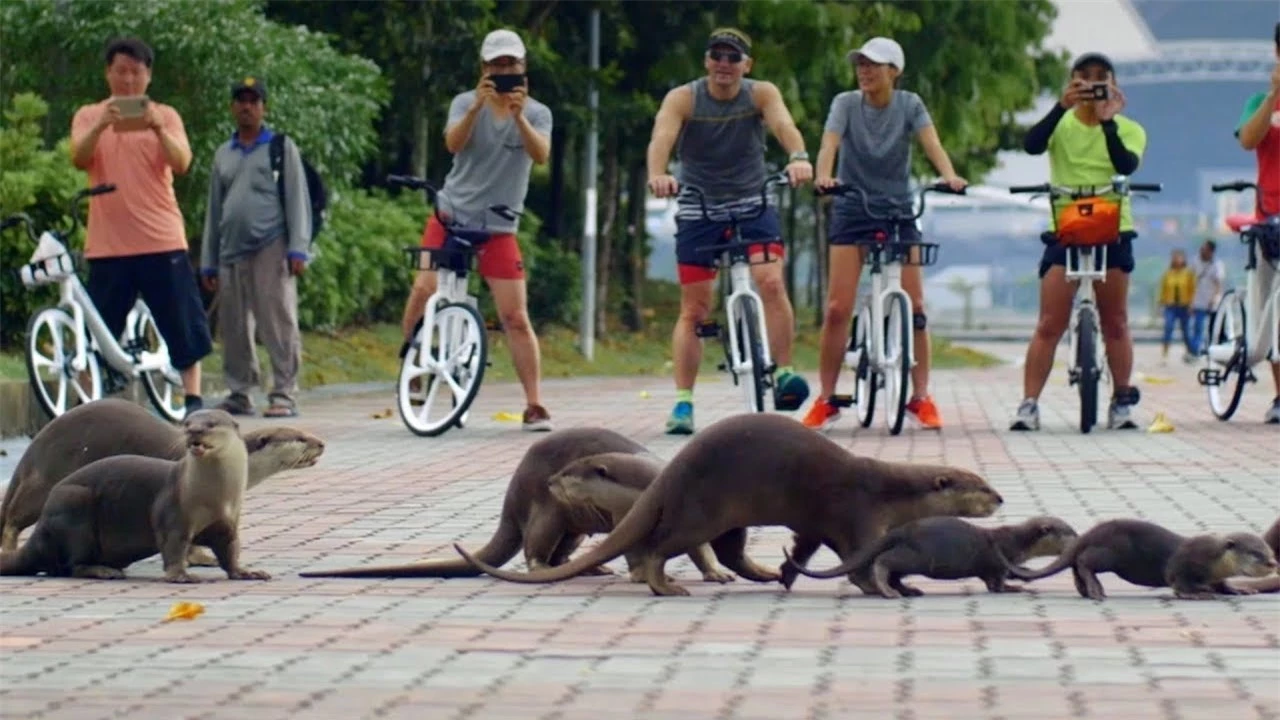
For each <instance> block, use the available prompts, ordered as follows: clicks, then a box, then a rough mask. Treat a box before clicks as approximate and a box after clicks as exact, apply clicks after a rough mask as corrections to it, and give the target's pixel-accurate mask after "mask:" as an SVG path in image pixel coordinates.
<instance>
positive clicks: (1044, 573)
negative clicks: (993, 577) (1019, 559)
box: [1001, 547, 1076, 580]
mask: <svg viewBox="0 0 1280 720" xmlns="http://www.w3.org/2000/svg"><path fill="white" fill-rule="evenodd" d="M1003 557H1004V555H1003V553H1002V554H1001V558H1003ZM1075 561H1076V553H1075V547H1069V548H1067V551H1066V552H1064V553H1062V554H1061V555H1059V556H1058V557H1057V558H1056V559H1054V561H1053V562H1051V563H1049V564H1048V565H1045V566H1044V567H1042V568H1040V569H1039V570H1032V569H1030V568H1024V567H1022V566H1021V565H1014V564H1013V563H1011V562H1009V561H1008V560H1005V566H1006V567H1008V568H1009V574H1010V575H1012V576H1013V577H1016V578H1018V579H1019V580H1039V579H1041V578H1047V577H1049V576H1050V575H1057V574H1058V573H1060V572H1062V571H1063V570H1066V569H1067V568H1069V567H1071V564H1072V563H1074V562H1075Z"/></svg>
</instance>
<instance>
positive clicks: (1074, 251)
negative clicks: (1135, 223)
mask: <svg viewBox="0 0 1280 720" xmlns="http://www.w3.org/2000/svg"><path fill="white" fill-rule="evenodd" d="M1161 188H1162V186H1161V185H1160V183H1131V182H1129V178H1128V177H1126V176H1124V175H1114V176H1112V178H1111V185H1110V187H1109V188H1107V189H1106V190H1103V191H1101V192H1099V191H1098V190H1097V189H1096V188H1089V189H1087V190H1083V189H1082V190H1076V189H1072V188H1068V187H1062V186H1057V185H1051V184H1049V183H1044V184H1041V185H1025V186H1015V187H1011V188H1009V192H1010V193H1036V194H1039V195H1048V197H1049V202H1050V207H1052V204H1053V201H1054V200H1057V199H1059V198H1063V197H1066V198H1070V199H1071V200H1072V201H1073V202H1074V205H1073V206H1072V207H1075V208H1077V209H1076V210H1075V211H1074V212H1075V213H1077V217H1079V218H1088V217H1097V218H1099V219H1100V220H1102V222H1100V223H1088V222H1087V221H1086V223H1085V224H1083V225H1082V227H1081V229H1079V230H1077V229H1074V227H1073V228H1072V229H1060V228H1059V227H1058V218H1057V213H1056V212H1054V211H1052V210H1051V211H1050V213H1049V216H1050V218H1051V219H1052V223H1053V225H1052V227H1053V229H1052V230H1050V231H1048V232H1046V233H1043V234H1042V235H1041V236H1040V240H1041V241H1042V242H1044V244H1046V245H1062V246H1064V247H1065V249H1066V254H1067V257H1066V264H1065V267H1064V270H1065V274H1066V279H1067V282H1069V283H1074V284H1075V286H1076V295H1075V302H1074V303H1073V307H1072V309H1071V322H1070V325H1069V326H1068V331H1067V336H1068V338H1069V340H1068V342H1069V343H1070V347H1069V350H1068V354H1067V358H1068V361H1067V362H1068V367H1067V381H1068V383H1069V384H1070V385H1076V386H1077V387H1078V388H1079V391H1080V432H1081V433H1088V432H1089V431H1090V430H1092V429H1093V426H1094V425H1096V424H1097V422H1098V383H1099V381H1100V380H1101V379H1102V375H1103V372H1109V371H1107V370H1105V369H1106V367H1107V364H1106V350H1105V348H1104V347H1103V344H1102V333H1101V330H1100V328H1099V325H1098V303H1097V299H1096V298H1095V297H1094V292H1093V284H1094V283H1095V282H1106V279H1107V249H1108V247H1110V246H1111V245H1112V244H1114V243H1116V242H1117V241H1118V239H1119V237H1120V236H1121V234H1122V233H1121V232H1120V227H1119V222H1120V212H1119V211H1118V209H1119V207H1121V206H1122V205H1123V198H1125V197H1129V196H1131V195H1132V194H1133V193H1134V192H1160V190H1161ZM1033 197H1034V196H1033ZM1112 197H1115V198H1119V199H1116V200H1113V199H1112ZM1111 208H1114V209H1115V210H1116V212H1114V213H1111V212H1108V209H1111ZM1112 215H1114V220H1113V219H1112ZM1138 396H1139V394H1138V389H1137V387H1133V388H1131V389H1130V397H1129V398H1128V400H1129V402H1131V403H1135V402H1137V401H1138Z"/></svg>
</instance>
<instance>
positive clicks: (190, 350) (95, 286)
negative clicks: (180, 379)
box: [85, 250, 213, 370]
mask: <svg viewBox="0 0 1280 720" xmlns="http://www.w3.org/2000/svg"><path fill="white" fill-rule="evenodd" d="M85 289H86V290H88V292H89V297H90V298H91V299H92V300H93V304H94V305H96V306H97V307H98V314H99V315H101V316H102V321H103V322H104V323H106V325H107V330H109V331H110V332H111V335H112V336H113V337H115V338H116V339H117V340H119V339H120V336H121V335H122V334H123V333H124V329H125V328H124V322H125V319H126V318H127V317H128V315H129V311H130V310H132V309H133V303H134V301H135V300H136V299H137V297H138V295H142V299H143V301H144V302H146V303H147V308H149V309H150V310H151V315H152V316H153V317H154V318H155V320H156V329H157V330H159V331H160V335H161V336H162V337H163V338H164V341H165V343H167V344H168V345H169V362H170V364H172V365H173V367H174V368H176V369H178V370H186V369H187V368H189V367H191V366H192V365H194V364H196V363H197V362H199V361H200V359H201V358H203V357H204V356H205V355H208V354H209V353H210V352H212V350H213V338H212V337H211V336H210V334H209V321H208V318H206V317H205V314H204V303H202V302H201V301H200V290H199V288H198V287H196V276H195V273H194V272H193V271H192V269H191V262H190V261H189V260H188V259H187V252H186V251H185V250H173V251H171V252H163V253H151V254H148V255H130V256H128V257H111V258H97V259H92V260H89V282H88V283H86V285H85Z"/></svg>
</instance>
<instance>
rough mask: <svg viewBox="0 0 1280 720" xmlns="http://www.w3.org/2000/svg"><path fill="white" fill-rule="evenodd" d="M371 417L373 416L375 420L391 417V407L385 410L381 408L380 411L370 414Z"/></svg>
mask: <svg viewBox="0 0 1280 720" xmlns="http://www.w3.org/2000/svg"><path fill="white" fill-rule="evenodd" d="M369 417H371V418H373V419H374V420H381V419H383V418H389V417H391V408H386V409H385V410H379V411H378V412H376V413H374V414H372V415H370V416H369Z"/></svg>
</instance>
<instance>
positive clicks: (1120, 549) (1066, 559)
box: [1009, 518, 1265, 600]
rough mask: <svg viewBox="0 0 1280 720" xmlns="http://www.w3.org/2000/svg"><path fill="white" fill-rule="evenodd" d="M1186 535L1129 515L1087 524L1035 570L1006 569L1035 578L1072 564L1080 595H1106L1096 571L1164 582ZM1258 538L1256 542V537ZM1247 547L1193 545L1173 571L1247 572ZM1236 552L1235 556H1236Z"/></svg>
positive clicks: (1190, 574)
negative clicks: (1216, 550) (1224, 560)
mask: <svg viewBox="0 0 1280 720" xmlns="http://www.w3.org/2000/svg"><path fill="white" fill-rule="evenodd" d="M1199 537H1207V536H1199ZM1255 537H1256V536H1255ZM1187 540H1188V538H1187V537H1185V536H1183V535H1179V534H1178V533H1175V532H1173V531H1172V530H1168V529H1166V528H1164V527H1161V526H1160V525H1157V524H1155V523H1152V522H1147V521H1145V520H1136V519H1130V518H1122V519H1117V520H1107V521H1105V522H1101V523H1098V524H1097V525H1094V526H1093V527H1092V528H1089V530H1087V531H1086V532H1085V533H1084V534H1083V535H1081V536H1080V537H1079V538H1077V539H1076V541H1075V542H1074V543H1072V544H1071V546H1070V547H1068V548H1067V551H1066V552H1064V553H1062V554H1061V555H1059V556H1058V559H1057V560H1054V561H1053V562H1051V563H1049V564H1048V565H1046V566H1045V567H1043V568H1041V569H1039V570H1028V569H1027V568H1024V567H1020V566H1018V565H1013V566H1011V567H1010V568H1009V574H1010V575H1013V576H1014V577H1016V578H1018V579H1020V580H1039V579H1040V578H1046V577H1049V576H1050V575H1055V574H1057V573H1059V572H1062V571H1063V570H1066V569H1067V568H1071V572H1072V575H1073V577H1074V579H1075V585H1076V591H1077V592H1079V593H1080V596H1081V597H1086V598H1089V599H1090V600H1103V599H1105V598H1106V592H1104V591H1103V589H1102V583H1101V582H1099V581H1098V573H1104V572H1110V573H1115V574H1116V575H1118V576H1119V577H1120V578H1121V579H1122V580H1124V581H1126V582H1129V583H1132V584H1134V585H1141V586H1143V587H1150V588H1159V587H1169V586H1170V585H1169V580H1168V578H1167V575H1166V571H1167V570H1168V569H1169V566H1170V561H1171V560H1172V559H1173V557H1174V555H1175V554H1176V553H1177V552H1178V551H1179V549H1181V548H1182V547H1183V544H1184V543H1186V542H1187ZM1257 541H1258V544H1259V545H1261V543H1262V541H1261V538H1258V539H1257ZM1250 546H1251V544H1246V546H1244V547H1243V548H1241V546H1239V545H1238V544H1235V543H1232V544H1230V546H1228V545H1227V544H1225V543H1224V544H1223V545H1222V546H1221V548H1220V553H1219V555H1217V556H1214V557H1209V555H1210V554H1211V553H1207V552H1205V551H1204V550H1203V546H1202V545H1200V544H1197V545H1196V546H1195V547H1196V548H1200V549H1201V550H1200V551H1198V552H1195V553H1191V554H1189V555H1186V556H1185V559H1184V560H1183V561H1182V562H1183V566H1182V569H1180V571H1179V573H1178V575H1179V578H1184V577H1185V578H1188V582H1191V581H1192V580H1194V579H1195V578H1196V577H1198V575H1197V573H1198V570H1196V569H1194V568H1192V567H1191V564H1194V563H1201V564H1205V565H1206V567H1208V566H1213V567H1218V568H1219V569H1226V568H1227V566H1228V565H1230V566H1231V567H1234V568H1239V569H1240V570H1242V571H1245V573H1246V574H1253V573H1255V572H1256V569H1257V560H1256V559H1251V558H1250V557H1248V556H1247V555H1241V553H1242V552H1244V553H1247V552H1248V548H1249V547H1250ZM1264 547H1265V546H1264ZM1224 553H1225V554H1228V555H1231V556H1232V558H1233V559H1232V560H1229V561H1228V563H1227V564H1221V563H1219V562H1218V561H1219V560H1221V559H1222V555H1223V554H1224ZM1237 555H1240V557H1236V556H1237ZM1213 572H1216V571H1213ZM1213 572H1210V573H1209V574H1213ZM1180 584H1181V585H1182V586H1184V587H1185V586H1186V583H1181V581H1180ZM1216 584H1217V586H1218V587H1221V588H1223V589H1222V590H1221V591H1220V592H1224V593H1228V594H1242V595H1247V594H1251V593H1252V591H1250V590H1242V589H1233V588H1230V587H1229V586H1228V585H1226V584H1225V583H1221V582H1216Z"/></svg>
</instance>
